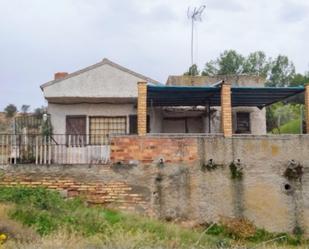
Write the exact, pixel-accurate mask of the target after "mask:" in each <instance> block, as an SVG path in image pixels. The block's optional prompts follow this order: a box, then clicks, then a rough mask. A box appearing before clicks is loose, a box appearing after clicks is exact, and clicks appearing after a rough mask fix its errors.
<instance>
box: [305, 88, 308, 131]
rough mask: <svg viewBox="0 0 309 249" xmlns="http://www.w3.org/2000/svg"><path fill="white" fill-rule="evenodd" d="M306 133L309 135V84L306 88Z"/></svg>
mask: <svg viewBox="0 0 309 249" xmlns="http://www.w3.org/2000/svg"><path fill="white" fill-rule="evenodd" d="M305 111H306V133H307V134H309V84H307V85H306V86H305Z"/></svg>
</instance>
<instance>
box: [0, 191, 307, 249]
mask: <svg viewBox="0 0 309 249" xmlns="http://www.w3.org/2000/svg"><path fill="white" fill-rule="evenodd" d="M265 242H267V243H266V244H267V245H270V246H271V247H269V248H296V247H295V246H297V248H306V246H307V245H308V244H307V242H306V241H305V240H304V239H303V238H302V236H301V235H300V234H298V235H297V236H292V235H288V234H271V233H268V232H266V231H265V230H262V229H257V228H255V227H254V226H253V225H252V224H251V223H250V222H249V221H246V220H241V219H233V220H229V221H228V222H226V223H224V224H223V223H222V224H221V225H219V224H201V225H200V226H199V227H194V228H190V229H189V228H184V227H182V226H180V225H178V224H172V223H167V222H163V221H157V220H153V219H150V218H146V217H138V216H136V215H130V214H124V213H120V212H116V211H112V210H106V209H103V208H102V207H98V206H92V207H90V206H87V205H86V204H85V203H84V202H83V200H81V199H69V200H64V199H63V198H62V197H61V196H60V195H59V194H58V193H57V192H53V191H50V190H46V189H43V188H22V187H0V248H3V249H11V248H12V249H13V248H22V249H30V248H40V249H52V248H63V249H73V248H74V249H79V248H80V249H82V248H102V249H103V248H106V249H109V248H110V249H112V248H113V249H114V248H116V249H117V248H119V249H120V248H121V249H126V248H132V249H133V248H136V249H138V248H148V249H151V248H153V249H154V248H162V249H163V248H166V249H168V248H206V249H207V248H235V249H236V248H259V247H261V248H268V247H267V246H265ZM1 243H2V247H1Z"/></svg>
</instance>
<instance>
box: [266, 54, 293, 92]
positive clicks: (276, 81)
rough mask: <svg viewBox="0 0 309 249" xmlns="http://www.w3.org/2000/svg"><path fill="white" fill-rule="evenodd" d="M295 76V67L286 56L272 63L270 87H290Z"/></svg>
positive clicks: (279, 57)
mask: <svg viewBox="0 0 309 249" xmlns="http://www.w3.org/2000/svg"><path fill="white" fill-rule="evenodd" d="M294 75H295V66H294V64H293V62H291V61H289V58H288V57H287V56H284V55H278V57H277V58H276V59H275V60H273V61H272V63H271V70H270V76H269V81H268V82H267V85H268V86H278V87H282V86H289V85H290V83H291V81H292V79H293V77H294Z"/></svg>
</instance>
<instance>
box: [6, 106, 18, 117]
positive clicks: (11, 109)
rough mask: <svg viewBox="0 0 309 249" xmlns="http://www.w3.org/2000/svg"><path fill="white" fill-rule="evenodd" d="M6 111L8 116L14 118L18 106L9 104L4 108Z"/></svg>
mask: <svg viewBox="0 0 309 249" xmlns="http://www.w3.org/2000/svg"><path fill="white" fill-rule="evenodd" d="M4 112H5V116H6V117H7V118H12V117H14V115H15V114H16V112H17V107H16V106H15V105H13V104H9V105H7V107H5V108H4Z"/></svg>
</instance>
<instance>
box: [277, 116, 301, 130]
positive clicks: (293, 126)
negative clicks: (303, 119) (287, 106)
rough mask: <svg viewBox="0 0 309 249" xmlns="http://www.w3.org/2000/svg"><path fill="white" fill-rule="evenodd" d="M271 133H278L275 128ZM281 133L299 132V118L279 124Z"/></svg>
mask: <svg viewBox="0 0 309 249" xmlns="http://www.w3.org/2000/svg"><path fill="white" fill-rule="evenodd" d="M272 133H273V134H279V131H278V130H277V129H274V130H272ZM280 133H281V134H300V119H294V120H291V121H289V122H288V123H286V124H283V125H281V126H280Z"/></svg>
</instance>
